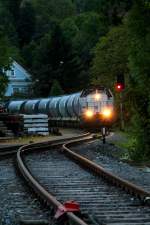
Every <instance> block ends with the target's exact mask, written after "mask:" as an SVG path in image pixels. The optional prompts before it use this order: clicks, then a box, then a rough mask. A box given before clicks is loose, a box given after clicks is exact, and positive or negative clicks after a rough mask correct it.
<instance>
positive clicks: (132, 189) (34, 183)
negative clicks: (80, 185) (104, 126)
mask: <svg viewBox="0 0 150 225" xmlns="http://www.w3.org/2000/svg"><path fill="white" fill-rule="evenodd" d="M91 138H92V137H91V136H90V134H89V133H88V134H84V135H79V136H76V137H74V138H68V139H61V140H57V141H48V142H43V143H36V144H30V145H26V146H23V147H21V148H20V149H19V150H18V152H17V162H18V167H19V169H20V171H21V173H22V175H23V176H24V178H25V179H26V181H27V182H28V184H29V185H30V186H31V187H32V188H33V190H34V191H35V192H36V193H37V194H38V196H39V197H40V198H41V199H42V200H43V201H44V202H45V203H46V204H47V205H53V207H54V208H55V209H58V208H59V209H61V211H62V212H64V213H66V215H67V217H68V219H69V220H70V221H73V222H74V223H75V224H77V225H87V223H85V222H84V221H83V220H81V219H80V218H79V217H77V216H76V215H75V214H73V213H72V212H68V211H67V210H66V208H65V207H64V205H63V204H61V203H60V202H59V201H57V199H56V198H55V197H54V196H52V195H51V194H50V193H49V192H48V191H47V190H45V188H44V187H43V186H42V185H41V184H40V183H39V182H38V180H36V179H35V178H34V177H33V176H32V174H31V172H30V171H29V170H28V168H27V167H26V165H25V163H24V160H23V154H24V153H25V152H30V151H33V150H41V148H42V149H46V148H49V147H52V146H55V147H56V146H59V147H60V146H62V145H63V151H64V153H66V154H67V155H68V156H69V157H71V158H72V159H74V160H76V161H77V162H78V163H80V164H81V165H82V166H84V167H86V168H88V169H90V170H91V171H92V172H94V173H95V174H97V175H99V176H101V177H103V178H104V179H106V180H108V181H109V182H111V183H112V184H113V185H116V186H117V187H120V188H122V189H123V190H125V191H126V192H128V193H130V194H132V195H134V196H136V197H138V198H140V199H141V200H147V199H149V198H150V193H149V192H146V191H145V190H143V189H142V188H140V187H138V186H136V185H134V184H132V183H131V182H128V181H126V180H124V179H122V178H120V177H118V176H116V175H114V174H112V173H110V172H108V171H107V170H105V169H104V168H103V167H101V166H99V165H97V164H96V163H94V162H92V161H90V160H89V159H87V158H85V157H83V156H81V155H79V154H77V153H75V152H73V151H71V150H70V149H69V147H71V146H73V145H74V144H77V143H81V142H82V141H87V140H90V139H91Z"/></svg>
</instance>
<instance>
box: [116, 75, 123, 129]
mask: <svg viewBox="0 0 150 225" xmlns="http://www.w3.org/2000/svg"><path fill="white" fill-rule="evenodd" d="M115 89H116V91H117V92H119V93H120V129H121V130H124V117H123V90H124V89H125V80H124V75H123V74H119V75H117V82H116V84H115Z"/></svg>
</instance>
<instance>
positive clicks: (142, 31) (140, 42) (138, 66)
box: [127, 0, 150, 159]
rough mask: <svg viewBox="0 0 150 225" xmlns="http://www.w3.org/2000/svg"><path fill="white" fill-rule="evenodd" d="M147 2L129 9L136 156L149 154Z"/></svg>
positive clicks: (149, 36)
mask: <svg viewBox="0 0 150 225" xmlns="http://www.w3.org/2000/svg"><path fill="white" fill-rule="evenodd" d="M149 21H150V5H149V4H148V1H146V0H135V3H134V7H133V8H132V10H131V12H130V13H129V16H128V20H127V26H128V33H129V68H130V74H131V77H130V85H131V89H132V95H133V97H134V101H135V113H136V120H135V123H134V125H135V126H134V131H136V138H137V146H136V148H135V152H134V153H135V156H138V157H139V159H143V158H145V159H146V158H150V138H149V137H150V89H149V83H150V57H149V53H150V23H149Z"/></svg>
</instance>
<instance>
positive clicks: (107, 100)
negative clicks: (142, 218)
mask: <svg viewBox="0 0 150 225" xmlns="http://www.w3.org/2000/svg"><path fill="white" fill-rule="evenodd" d="M7 108H8V112H10V113H15V114H47V115H48V117H49V121H50V124H51V125H52V126H72V125H73V126H80V127H91V128H100V127H104V126H105V127H109V126H110V125H111V124H112V123H113V121H114V99H113V95H112V93H111V91H110V90H109V89H107V88H105V87H98V88H88V89H84V90H82V91H81V92H78V93H74V94H69V95H63V96H57V97H49V98H44V99H32V100H14V101H10V102H9V104H8V106H7Z"/></svg>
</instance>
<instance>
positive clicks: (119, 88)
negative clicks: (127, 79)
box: [115, 83, 124, 92]
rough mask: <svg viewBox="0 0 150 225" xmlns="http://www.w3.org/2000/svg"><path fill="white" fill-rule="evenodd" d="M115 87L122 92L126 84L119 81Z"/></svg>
mask: <svg viewBox="0 0 150 225" xmlns="http://www.w3.org/2000/svg"><path fill="white" fill-rule="evenodd" d="M115 89H116V91H118V92H121V91H122V90H123V89H124V85H123V84H120V83H117V84H116V87H115Z"/></svg>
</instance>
